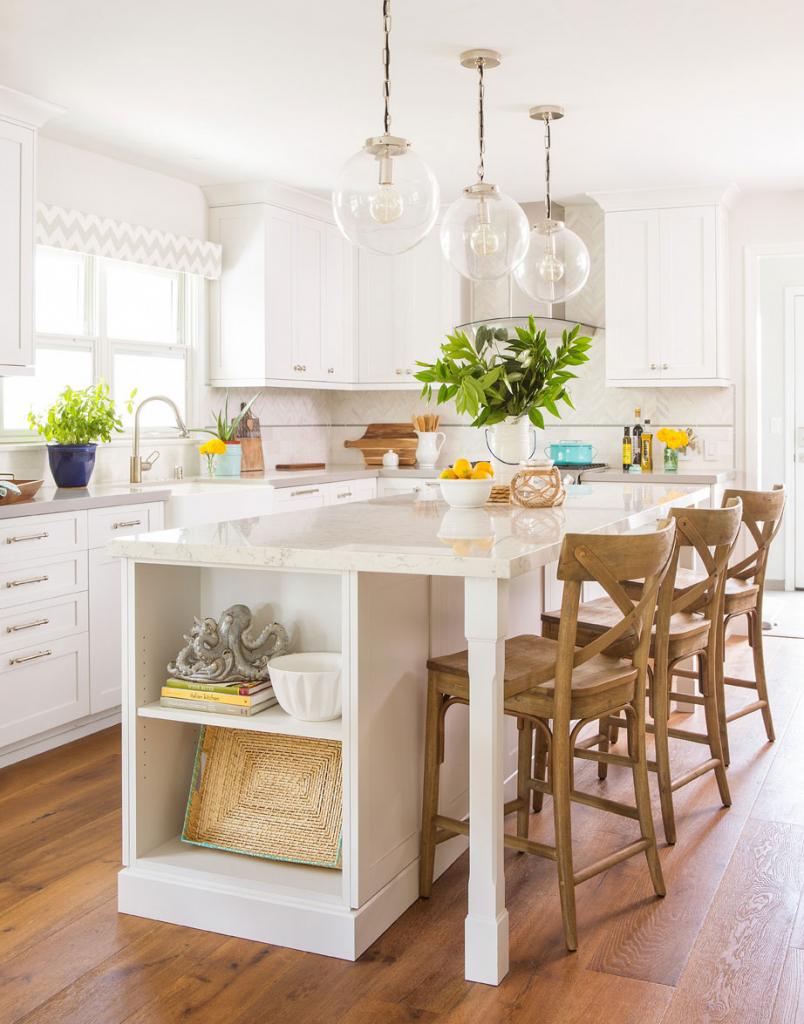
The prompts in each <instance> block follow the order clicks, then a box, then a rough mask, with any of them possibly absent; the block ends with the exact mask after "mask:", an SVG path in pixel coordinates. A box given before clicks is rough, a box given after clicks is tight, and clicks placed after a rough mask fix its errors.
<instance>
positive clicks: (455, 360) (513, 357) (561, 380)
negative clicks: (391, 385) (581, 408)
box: [415, 316, 592, 427]
mask: <svg viewBox="0 0 804 1024" xmlns="http://www.w3.org/2000/svg"><path fill="white" fill-rule="evenodd" d="M580 330H581V329H580V326H579V325H576V326H575V327H573V328H572V330H565V331H564V332H563V333H562V335H561V344H560V345H559V346H558V348H557V349H556V350H555V352H551V351H550V348H549V346H548V344H547V331H545V330H537V328H536V322H535V320H534V319H533V317H532V316H531V317H529V318H528V326H527V327H517V328H516V337H513V338H512V337H511V336H510V335H509V332H508V328H506V327H497V328H491V327H489V326H488V325H487V324H482V325H481V326H480V327H478V329H477V332H476V334H475V342H474V345H473V344H472V342H471V341H470V340H469V338H468V337H467V335H466V334H465V333H464V332H463V331H457V332H456V333H455V334H449V335H447V340H446V341H445V342H444V343H443V344H442V346H441V356H440V358H439V359H438V360H436V362H435V363H423V362H417V365H418V366H421V367H422V369H421V370H420V371H419V372H418V373H417V374H415V377H416V379H417V380H420V381H421V382H422V383H423V385H424V387H423V388H422V397H423V398H425V399H427V400H428V401H429V400H430V399H431V398H432V396H433V390H434V389H435V388H437V389H438V391H437V397H436V400H437V402H438V404H439V405H441V404H443V403H444V402H449V401H451V400H452V399H454V401H455V409H456V411H457V412H458V413H461V414H462V413H468V414H469V415H470V416H472V417H473V420H472V426H473V427H482V426H492V425H493V424H495V423H501V422H502V421H503V420H505V419H508V418H509V417H511V418H519V417H520V416H525V415H527V416H528V417H529V418H530V421H531V423H533V424H534V425H535V426H537V427H544V415H543V413H542V409H546V410H547V411H548V412H549V413H551V414H552V415H553V416H556V417H557V418H559V419H560V418H561V413H560V412H559V409H558V403H559V402H564V403H566V404H567V405H568V406H569V407H570V408H571V409H574V408H575V406H574V405H573V404H572V399H571V398H570V396H569V392H568V391H567V383H568V382H569V381H571V380H573V379H574V378H576V377H577V374H576V373H573V372H572V370H571V369H569V367H572V366H580V365H581V364H582V363H585V362H587V360H588V359H589V356H588V355H587V350H588V349H589V347H590V345H591V344H592V339H591V338H589V337H584V336H583V335H581V333H580Z"/></svg>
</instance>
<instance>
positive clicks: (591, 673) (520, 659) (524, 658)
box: [427, 610, 637, 719]
mask: <svg viewBox="0 0 804 1024" xmlns="http://www.w3.org/2000/svg"><path fill="white" fill-rule="evenodd" d="M617 616H618V619H617V620H616V621H619V619H621V618H622V612H620V611H619V610H618V611H617ZM576 649H577V648H576ZM557 657H558V642H557V641H556V640H550V639H547V638H546V637H542V636H530V635H527V634H526V635H523V636H515V637H513V638H511V639H510V640H506V642H505V675H504V677H503V678H504V689H505V710H506V712H508V713H509V714H514V715H530V716H531V717H534V718H549V717H551V715H552V709H553V698H554V689H555V680H554V678H553V675H554V672H555V663H556V658H557ZM427 668H428V669H429V670H430V672H432V673H435V674H436V677H438V676H441V678H436V680H435V682H436V685H437V687H438V689H439V691H440V692H441V693H446V694H449V696H452V697H459V698H461V699H464V700H468V699H469V656H468V652H467V651H459V652H458V653H457V654H448V655H446V656H444V657H441V658H431V659H430V660H429V661H428V662H427ZM636 677H637V670H636V669H635V668H634V666H633V664H632V662H631V661H627V660H625V659H623V658H615V657H611V656H610V655H607V654H598V655H596V656H595V657H594V658H590V659H589V661H586V662H584V663H583V664H582V665H579V666H577V667H576V669H575V670H574V672H573V674H572V688H571V703H570V718H573V719H576V718H595V717H597V716H598V715H602V714H606V713H607V712H608V711H611V710H612V709H613V708H616V707H621V706H622V705H623V704H624V703H626V702H628V701H630V700H631V699H632V698H633V689H634V681H635V680H636Z"/></svg>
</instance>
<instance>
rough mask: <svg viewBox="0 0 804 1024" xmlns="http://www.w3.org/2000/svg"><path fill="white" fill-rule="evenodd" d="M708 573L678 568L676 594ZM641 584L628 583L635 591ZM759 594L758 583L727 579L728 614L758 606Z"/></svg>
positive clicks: (692, 585)
mask: <svg viewBox="0 0 804 1024" xmlns="http://www.w3.org/2000/svg"><path fill="white" fill-rule="evenodd" d="M706 575H707V574H706V573H705V572H699V571H698V570H697V569H678V570H677V572H676V585H675V594H676V595H678V594H680V593H682V592H683V591H684V590H687V589H688V588H689V587H694V586H695V585H696V583H701V582H703V580H705V579H706ZM641 586H642V584H641V583H638V582H636V581H633V580H632V581H631V583H629V584H628V589H629V592H633V590H634V588H638V587H641ZM758 595H759V586H758V585H757V584H756V583H752V582H751V581H750V580H741V579H739V577H735V576H730V577H729V578H728V579H727V580H726V594H725V608H724V611H725V614H726V616H729V615H740V614H743V613H745V612H749V611H751V610H752V609H754V608H756V606H757V599H758Z"/></svg>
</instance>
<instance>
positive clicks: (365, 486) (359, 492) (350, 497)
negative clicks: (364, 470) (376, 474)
mask: <svg viewBox="0 0 804 1024" xmlns="http://www.w3.org/2000/svg"><path fill="white" fill-rule="evenodd" d="M327 487H328V493H327V498H328V504H330V505H345V504H347V503H348V502H351V501H370V500H371V499H372V498H376V497H377V481H376V480H373V479H372V478H370V477H369V478H368V479H363V480H360V479H358V480H343V481H341V482H340V483H335V484H328V485H327Z"/></svg>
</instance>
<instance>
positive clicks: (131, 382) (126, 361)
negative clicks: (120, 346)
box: [113, 352, 185, 427]
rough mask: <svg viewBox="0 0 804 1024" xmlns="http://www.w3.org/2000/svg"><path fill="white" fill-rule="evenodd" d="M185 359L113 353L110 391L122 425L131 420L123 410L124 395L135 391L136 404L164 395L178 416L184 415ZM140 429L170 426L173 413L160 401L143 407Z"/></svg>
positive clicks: (127, 424) (142, 353)
mask: <svg viewBox="0 0 804 1024" xmlns="http://www.w3.org/2000/svg"><path fill="white" fill-rule="evenodd" d="M184 375H185V359H184V356H183V355H182V354H178V355H176V354H174V353H171V354H170V355H158V354H157V355H155V354H152V353H150V352H115V354H114V375H113V380H114V384H113V391H114V397H115V400H116V402H117V404H118V411H119V412H120V415H121V416H122V419H123V422H124V423H125V424H126V426H130V425H131V424H132V423H133V421H134V416H133V414H130V413H128V412H127V411H126V410H125V409H124V408H123V404H124V403H125V401H126V399H127V398H128V396H129V395H130V394H131V392H132V390H133V389H134V388H136V389H137V397H136V401H138V402H141V401H142V400H143V399H144V398H148V396H149V395H153V394H159V395H167V396H168V398H172V399H173V401H174V402H175V403H176V405H177V406H178V407H179V411H180V412H181V414H182V416H184V415H185V409H184V405H185V384H184V379H185V377H184ZM140 425H141V426H143V427H174V426H175V425H176V421H175V419H174V417H173V413H172V412H171V411H170V409H169V408H168V407H167V406H166V405H165V404H164V402H152V403H150V404H149V405H146V406H145V408H144V409H143V410H142V414H141V416H140Z"/></svg>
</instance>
